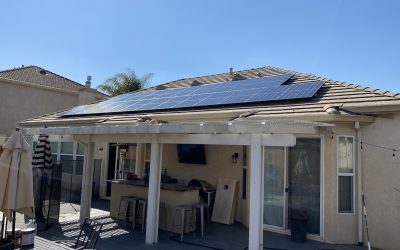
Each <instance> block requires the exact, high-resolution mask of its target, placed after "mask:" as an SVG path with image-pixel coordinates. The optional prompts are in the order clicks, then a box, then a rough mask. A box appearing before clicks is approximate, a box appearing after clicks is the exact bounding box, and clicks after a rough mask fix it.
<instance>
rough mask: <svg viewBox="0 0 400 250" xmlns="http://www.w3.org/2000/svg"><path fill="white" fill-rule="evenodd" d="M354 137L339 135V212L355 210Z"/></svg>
mask: <svg viewBox="0 0 400 250" xmlns="http://www.w3.org/2000/svg"><path fill="white" fill-rule="evenodd" d="M354 165H355V161H354V137H352V136H338V146H337V175H338V180H337V185H338V189H337V190H338V212H339V213H353V211H354Z"/></svg>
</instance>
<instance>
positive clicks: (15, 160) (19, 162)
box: [0, 131, 33, 218]
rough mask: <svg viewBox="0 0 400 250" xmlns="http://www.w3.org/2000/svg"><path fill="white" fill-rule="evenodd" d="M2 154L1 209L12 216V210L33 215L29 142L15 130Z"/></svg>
mask: <svg viewBox="0 0 400 250" xmlns="http://www.w3.org/2000/svg"><path fill="white" fill-rule="evenodd" d="M3 148H4V151H3V153H2V154H1V156H0V211H1V212H3V213H4V214H5V215H6V217H7V218H11V212H12V210H15V211H16V212H18V213H22V214H25V215H27V216H29V217H33V184H32V165H31V164H32V162H31V156H30V153H29V144H28V142H27V141H26V140H25V139H24V136H23V134H22V132H21V131H15V132H14V133H13V134H12V135H11V137H10V138H9V139H8V141H7V142H6V143H5V144H4V145H3Z"/></svg>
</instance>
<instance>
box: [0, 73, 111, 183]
mask: <svg viewBox="0 0 400 250" xmlns="http://www.w3.org/2000/svg"><path fill="white" fill-rule="evenodd" d="M90 84H91V83H90V80H88V81H87V83H86V85H82V84H80V83H77V82H75V81H72V80H70V79H68V78H65V77H63V76H60V75H58V74H55V73H53V72H51V71H49V70H47V69H43V68H41V67H37V66H22V67H19V68H13V69H8V70H2V71H0V89H1V91H0V121H1V122H0V146H1V145H2V144H3V143H4V142H5V141H6V138H7V137H8V136H9V135H10V134H11V133H12V131H14V130H15V127H16V126H17V123H18V122H19V121H21V120H25V119H28V118H33V117H38V116H42V115H45V114H49V113H53V112H56V111H60V110H65V109H69V108H71V107H74V106H77V105H82V104H89V103H93V102H98V101H101V100H104V99H106V98H108V96H106V95H104V94H102V93H100V92H97V91H96V90H95V89H92V88H90ZM27 140H28V141H29V142H30V143H33V144H34V143H35V142H36V140H37V138H36V137H30V138H27ZM51 140H52V145H51V146H52V152H53V157H54V160H55V161H60V160H63V161H67V160H68V161H69V162H70V165H71V166H70V168H69V169H67V168H65V171H68V173H64V177H65V180H68V183H65V186H68V187H69V186H70V185H69V180H71V178H70V176H69V175H70V173H74V175H76V176H74V178H73V179H74V182H75V183H76V185H77V186H78V187H77V188H79V185H80V177H79V175H80V172H81V171H80V169H81V167H79V166H82V164H83V160H82V159H83V151H82V150H83V148H82V147H81V145H80V144H79V143H77V142H75V141H74V140H73V139H72V137H70V136H64V137H63V138H59V137H52V138H51ZM73 161H74V162H75V163H77V164H78V166H74V165H75V164H73ZM75 179H76V180H75Z"/></svg>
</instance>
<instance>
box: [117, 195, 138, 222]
mask: <svg viewBox="0 0 400 250" xmlns="http://www.w3.org/2000/svg"><path fill="white" fill-rule="evenodd" d="M138 200H139V198H137V197H136V196H129V195H125V196H121V198H120V200H119V208H118V215H117V217H118V218H119V216H120V215H121V206H122V203H126V210H125V227H126V224H127V221H129V208H130V210H131V212H132V228H133V230H135V223H136V220H135V217H136V205H137V201H138Z"/></svg>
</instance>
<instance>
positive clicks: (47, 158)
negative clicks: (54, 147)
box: [32, 134, 53, 168]
mask: <svg viewBox="0 0 400 250" xmlns="http://www.w3.org/2000/svg"><path fill="white" fill-rule="evenodd" d="M52 165H53V158H52V156H51V147H50V140H49V136H48V135H46V134H41V135H39V139H38V143H37V145H36V147H35V151H34V153H33V157H32V167H33V168H42V167H51V166H52Z"/></svg>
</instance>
